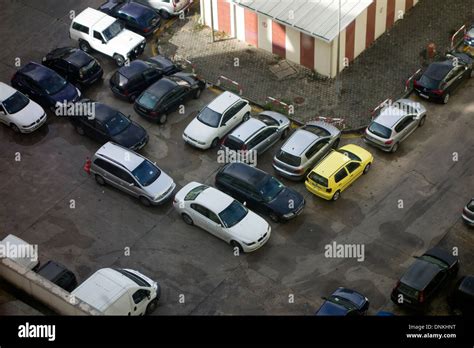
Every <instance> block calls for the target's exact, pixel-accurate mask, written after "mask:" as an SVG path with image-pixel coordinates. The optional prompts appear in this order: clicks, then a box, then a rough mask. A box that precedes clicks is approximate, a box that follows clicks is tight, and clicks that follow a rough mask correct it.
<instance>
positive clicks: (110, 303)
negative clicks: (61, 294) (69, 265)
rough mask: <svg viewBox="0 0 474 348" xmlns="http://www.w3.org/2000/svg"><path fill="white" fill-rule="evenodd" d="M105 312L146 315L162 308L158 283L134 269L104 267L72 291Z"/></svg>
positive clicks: (107, 313) (106, 313) (75, 295)
mask: <svg viewBox="0 0 474 348" xmlns="http://www.w3.org/2000/svg"><path fill="white" fill-rule="evenodd" d="M71 294H72V295H73V296H74V297H75V298H78V299H80V300H81V301H84V302H85V303H87V304H89V305H91V306H92V307H94V308H95V309H97V310H98V311H100V312H102V314H104V315H122V316H124V315H133V316H137V315H145V314H151V313H153V312H154V311H155V310H156V308H157V307H158V301H159V300H160V296H161V288H160V286H159V285H158V283H157V282H155V281H153V280H151V279H150V278H148V277H147V276H145V275H143V274H141V273H140V272H138V271H134V270H132V269H125V268H124V269H121V268H117V269H113V268H102V269H99V270H98V271H97V272H95V273H94V274H93V275H91V276H90V277H89V278H87V279H86V280H85V281H84V282H83V283H82V284H81V285H79V286H78V287H77V288H76V289H75V290H74V291H73V292H72V293H71Z"/></svg>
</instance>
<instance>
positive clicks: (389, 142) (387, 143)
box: [384, 139, 393, 145]
mask: <svg viewBox="0 0 474 348" xmlns="http://www.w3.org/2000/svg"><path fill="white" fill-rule="evenodd" d="M391 143H393V139H391V140H387V141H386V142H385V143H384V144H386V145H390V144H391Z"/></svg>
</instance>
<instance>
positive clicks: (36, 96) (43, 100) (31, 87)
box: [25, 77, 54, 106]
mask: <svg viewBox="0 0 474 348" xmlns="http://www.w3.org/2000/svg"><path fill="white" fill-rule="evenodd" d="M25 82H26V83H25V87H26V91H27V93H25V94H26V95H27V96H28V97H31V99H33V100H34V101H36V102H37V103H38V104H41V105H50V104H51V102H50V100H49V98H48V96H47V95H46V93H45V92H44V90H43V89H42V88H40V87H39V86H38V84H37V83H36V81H33V80H32V79H30V78H29V77H26V78H25ZM53 106H54V105H53Z"/></svg>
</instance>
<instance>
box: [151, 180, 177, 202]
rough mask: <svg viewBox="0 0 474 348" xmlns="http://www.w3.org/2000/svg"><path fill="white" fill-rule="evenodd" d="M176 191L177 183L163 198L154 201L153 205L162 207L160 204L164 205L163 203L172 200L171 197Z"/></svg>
mask: <svg viewBox="0 0 474 348" xmlns="http://www.w3.org/2000/svg"><path fill="white" fill-rule="evenodd" d="M175 189H176V183H174V182H173V184H172V185H171V186H170V188H169V189H168V191H167V192H166V194H165V195H164V196H163V197H160V198H158V199H154V200H152V201H151V204H153V205H160V204H163V203H165V202H167V201H168V199H170V198H171V196H172V195H173V192H174V190H175Z"/></svg>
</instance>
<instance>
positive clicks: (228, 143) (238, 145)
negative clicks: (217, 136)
mask: <svg viewBox="0 0 474 348" xmlns="http://www.w3.org/2000/svg"><path fill="white" fill-rule="evenodd" d="M223 145H224V146H225V147H228V148H229V149H231V150H235V151H237V150H240V149H242V147H243V146H244V142H243V141H242V140H240V139H238V138H236V137H234V136H232V135H229V136H228V137H227V138H226V139H225V140H224V143H223Z"/></svg>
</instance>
